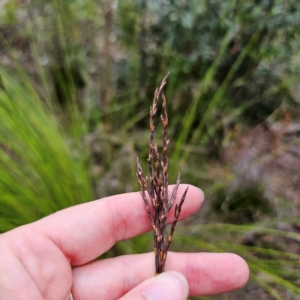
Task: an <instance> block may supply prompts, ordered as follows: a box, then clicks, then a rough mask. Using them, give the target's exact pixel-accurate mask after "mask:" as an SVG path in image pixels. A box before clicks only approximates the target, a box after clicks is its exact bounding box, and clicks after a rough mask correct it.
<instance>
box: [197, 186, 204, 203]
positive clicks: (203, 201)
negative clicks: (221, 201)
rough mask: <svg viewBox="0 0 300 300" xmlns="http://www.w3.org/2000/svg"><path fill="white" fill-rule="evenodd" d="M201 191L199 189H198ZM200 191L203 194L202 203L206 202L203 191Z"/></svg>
mask: <svg viewBox="0 0 300 300" xmlns="http://www.w3.org/2000/svg"><path fill="white" fill-rule="evenodd" d="M198 189H199V188H198ZM199 191H200V192H201V194H202V202H204V199H205V195H204V192H203V191H202V190H201V189H199Z"/></svg>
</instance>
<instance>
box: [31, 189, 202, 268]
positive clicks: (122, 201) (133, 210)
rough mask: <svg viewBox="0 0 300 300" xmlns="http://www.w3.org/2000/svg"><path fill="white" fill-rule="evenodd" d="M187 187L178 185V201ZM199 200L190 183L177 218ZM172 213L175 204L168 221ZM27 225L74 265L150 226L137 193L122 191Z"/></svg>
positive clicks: (191, 210)
mask: <svg viewBox="0 0 300 300" xmlns="http://www.w3.org/2000/svg"><path fill="white" fill-rule="evenodd" d="M186 187H187V185H185V184H181V185H180V186H179V189H178V193H177V199H176V201H177V202H178V201H180V197H181V195H182V194H183V193H184V191H185V189H186ZM169 188H170V189H171V188H172V187H169ZM202 200H203V192H202V191H201V190H200V189H198V188H196V187H194V186H189V190H188V193H187V196H186V200H185V203H184V204H183V206H182V212H181V215H180V218H181V219H182V218H186V217H187V216H190V215H191V214H193V213H195V212H196V211H197V210H198V209H199V207H200V205H201V203H202ZM174 206H175V205H174ZM173 214H174V208H173V210H171V212H170V217H169V218H168V222H171V221H172V220H173ZM30 226H33V227H34V229H35V231H39V232H42V234H45V235H46V236H47V237H49V238H50V239H51V240H52V241H53V242H54V243H55V244H56V245H57V246H58V247H59V248H60V249H61V250H62V251H63V253H64V254H65V256H66V257H67V258H68V259H69V261H70V263H71V264H73V265H81V264H84V263H87V262H89V261H91V260H93V259H95V258H96V257H98V256H100V255H101V254H103V253H104V252H106V251H107V250H108V249H110V248H111V247H112V246H113V245H114V244H115V243H116V242H117V241H120V240H124V239H129V238H131V237H134V236H136V235H138V234H141V233H143V232H146V231H149V230H150V229H151V226H150V221H149V218H148V215H147V213H146V210H145V206H144V202H143V200H142V197H141V195H140V193H127V194H121V195H116V196H112V197H107V198H103V199H100V200H97V201H92V202H89V203H85V204H81V205H77V206H74V207H71V208H68V209H65V210H62V211H60V212H57V213H55V214H53V215H51V216H49V217H46V218H44V219H42V220H40V221H38V222H35V223H33V224H31V225H30Z"/></svg>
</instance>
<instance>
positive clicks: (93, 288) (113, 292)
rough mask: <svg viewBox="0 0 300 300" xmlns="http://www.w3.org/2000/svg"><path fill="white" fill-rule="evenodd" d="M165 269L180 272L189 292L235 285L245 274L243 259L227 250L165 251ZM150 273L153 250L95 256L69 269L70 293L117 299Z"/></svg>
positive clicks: (238, 285)
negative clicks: (204, 251)
mask: <svg viewBox="0 0 300 300" xmlns="http://www.w3.org/2000/svg"><path fill="white" fill-rule="evenodd" d="M165 270H166V271H168V270H173V271H177V272H179V273H181V274H183V276H184V277H185V278H186V279H187V281H188V284H189V287H190V296H200V295H212V294H217V293H222V292H227V291H231V290H235V289H239V288H241V287H243V286H244V285H245V283H246V282H247V280H248V277H249V269H248V266H247V264H246V262H245V261H244V260H243V259H242V258H241V257H239V256H237V255H235V254H230V253H226V254H216V253H175V252H169V253H168V258H167V261H166V266H165ZM154 273H155V269H154V255H153V253H146V254H138V255H126V256H119V257H116V258H111V259H104V260H98V261H95V262H92V263H90V264H87V265H85V266H81V267H76V268H74V269H73V288H72V289H73V295H74V298H75V299H86V300H92V299H112V300H114V299H119V298H120V297H121V296H122V295H124V294H126V293H127V292H128V291H130V290H131V289H133V288H134V287H135V286H137V285H138V284H140V283H141V282H143V281H144V280H146V279H148V278H150V277H152V276H153V274H154ZM112 278H113V279H114V280H111V279H112ZM87 295H90V296H89V297H88V296H87Z"/></svg>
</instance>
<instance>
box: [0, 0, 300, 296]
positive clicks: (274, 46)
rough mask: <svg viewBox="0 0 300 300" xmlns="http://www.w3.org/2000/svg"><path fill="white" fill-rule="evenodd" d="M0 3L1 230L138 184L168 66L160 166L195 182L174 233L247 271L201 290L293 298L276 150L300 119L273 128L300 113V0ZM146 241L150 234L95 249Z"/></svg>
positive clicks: (291, 190) (122, 248)
mask: <svg viewBox="0 0 300 300" xmlns="http://www.w3.org/2000/svg"><path fill="white" fill-rule="evenodd" d="M1 5H2V9H1V12H0V62H1V65H0V78H1V81H0V117H1V118H0V119H1V126H0V165H1V168H0V207H1V209H0V232H3V231H6V230H9V229H11V228H14V227H15V226H18V225H21V224H25V223H28V222H32V221H34V220H37V219H39V218H41V217H43V216H45V215H47V214H50V213H52V212H54V211H56V210H59V209H62V208H64V207H68V206H70V205H74V204H77V203H81V202H84V201H89V200H92V199H93V198H97V197H103V196H106V195H110V194H114V193H121V192H126V191H132V190H137V189H138V185H137V181H136V179H135V157H136V155H137V154H138V155H139V157H140V160H141V161H146V156H147V151H148V141H147V136H148V114H149V106H150V104H151V101H152V97H153V92H154V89H155V87H156V86H157V85H158V83H159V82H160V80H161V79H162V77H163V76H164V75H165V74H166V73H167V72H170V73H171V74H170V76H169V80H168V84H167V87H166V96H167V100H168V113H169V118H170V127H169V136H170V140H171V149H170V157H169V160H170V178H171V180H172V179H173V180H174V181H175V177H176V174H177V173H178V171H180V172H181V178H182V179H183V181H185V182H189V183H191V184H194V185H197V186H199V187H201V188H202V189H203V190H204V192H205V194H206V201H205V204H204V207H203V209H202V211H201V212H200V213H199V214H197V215H196V216H195V217H194V218H191V219H190V220H189V221H188V222H186V223H185V225H182V227H181V232H180V234H179V233H178V234H177V235H176V234H175V239H174V244H172V247H173V249H175V250H178V251H179V250H185V251H199V250H200V251H230V252H235V253H238V254H239V255H241V256H243V257H245V258H246V259H247V262H248V263H249V266H250V268H251V271H252V274H251V281H250V283H249V284H248V285H247V287H245V289H243V290H242V291H239V292H233V293H230V294H224V295H220V296H214V297H202V298H201V299H229V297H230V299H241V297H243V298H244V299H259V298H260V297H262V295H263V297H264V299H297V297H299V295H300V289H299V285H300V282H299V276H297V273H298V274H299V258H300V257H299V241H300V235H299V230H298V229H297V228H298V227H297V218H298V216H299V212H300V203H299V201H298V202H297V200H295V199H297V195H299V194H297V193H299V189H297V184H296V182H299V181H297V180H298V179H297V178H299V175H297V174H298V172H297V170H296V171H293V170H294V169H293V165H295V166H297V165H299V164H300V159H299V156H297V154H293V155H294V158H293V160H292V163H290V164H286V163H285V162H286V160H285V157H286V153H287V151H289V152H291V151H293V153H297V151H298V150H299V146H298V148H297V145H299V132H298V131H292V133H291V131H288V134H287V135H285V134H284V133H283V130H282V131H280V132H279V133H278V130H277V131H276V132H275V131H274V128H277V127H278V126H279V125H280V126H282V128H290V127H289V126H292V127H293V126H294V127H297V125H298V121H299V116H300V109H299V101H300V98H299V95H298V92H297V84H298V82H299V70H300V59H299V58H300V56H299V55H300V52H299V49H300V47H299V43H300V42H299V41H300V39H299V33H300V30H299V29H300V28H299V27H300V2H299V1H296V0H291V1H284V0H252V1H238V0H228V1H221V0H213V1H208V0H203V1H196V0H191V1H184V0H161V1H158V0H155V1H146V0H137V1H130V0H123V1H112V0H101V1H98V2H95V1H89V0H86V1H80V0H72V1H54V0H52V1H49V2H47V3H45V2H44V1H39V0H35V1H30V2H28V3H27V2H26V3H25V2H20V3H17V2H16V1H14V0H7V1H5V3H4V4H1ZM276 126H277V127H276ZM294 127H293V128H294ZM252 128H257V129H256V130H257V131H254V133H251V132H253V131H251V129H252ZM158 131H159V130H158ZM251 134H252V135H251ZM260 137H261V139H260ZM257 140H259V142H257ZM157 143H158V146H159V147H161V144H160V142H159V139H157ZM247 143H248V144H247ZM245 145H246V146H245ZM247 145H248V146H247ZM293 147H295V148H293ZM245 149H246V150H245ZM252 152H254V154H252ZM284 155H285V156H284ZM274 166H275V167H274ZM282 166H283V167H282ZM275 172H277V173H278V174H279V175H276V174H277V173H276V174H275V175H276V176H275V175H274V173H275ZM280 173H282V174H283V175H282V176H281V177H280ZM297 176H298V177H297ZM282 177H287V178H290V179H291V180H290V181H291V183H289V182H285V181H284V183H283V182H282V181H281V180H282ZM293 178H295V179H293ZM171 180H170V181H171ZM277 180H278V182H279V184H280V183H281V184H282V188H281V190H279V189H278V188H277V186H278V184H277V183H278V182H277ZM298 185H299V184H298ZM282 190H285V191H286V193H284V192H283V191H282ZM295 195H296V196H295ZM298 199H299V197H298ZM218 223H221V225H219V224H218ZM151 247H152V246H151V236H150V235H147V234H146V235H144V236H142V237H139V238H135V239H133V240H130V241H124V242H121V243H119V244H118V245H116V247H115V248H114V249H112V251H111V252H110V253H108V254H107V256H111V255H119V254H125V253H126V254H129V253H140V252H142V251H146V250H151Z"/></svg>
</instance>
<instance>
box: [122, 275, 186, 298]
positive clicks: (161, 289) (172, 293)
mask: <svg viewBox="0 0 300 300" xmlns="http://www.w3.org/2000/svg"><path fill="white" fill-rule="evenodd" d="M188 294H189V286H188V282H187V280H186V279H185V277H184V276H183V275H182V274H180V273H178V272H173V271H172V272H164V273H162V274H160V275H158V276H156V277H152V278H149V279H147V280H145V281H144V282H142V283H140V284H139V285H137V286H136V287H135V288H134V289H132V290H131V291H130V292H128V293H127V294H126V295H124V296H123V297H122V298H121V299H120V300H165V299H172V300H185V299H187V296H188Z"/></svg>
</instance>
